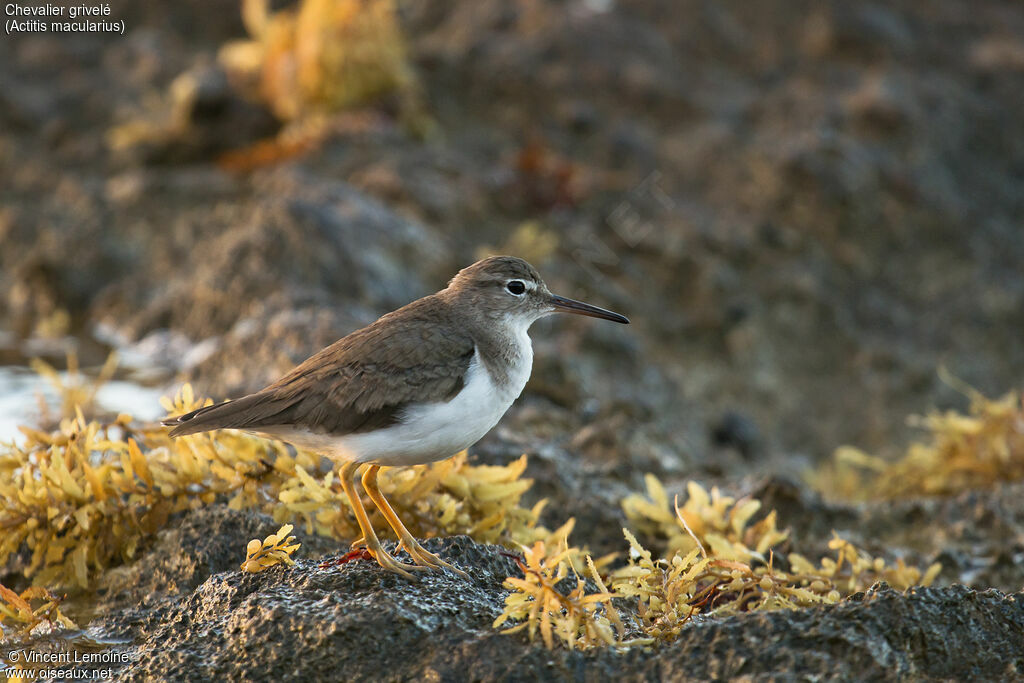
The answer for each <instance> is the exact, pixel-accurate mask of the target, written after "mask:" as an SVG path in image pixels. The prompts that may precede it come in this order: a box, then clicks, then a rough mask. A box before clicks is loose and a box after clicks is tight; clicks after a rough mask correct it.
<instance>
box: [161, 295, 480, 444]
mask: <svg viewBox="0 0 1024 683" xmlns="http://www.w3.org/2000/svg"><path fill="white" fill-rule="evenodd" d="M421 302H423V300H422V299H421V300H420V301H417V302H414V303H413V304H410V305H409V306H406V307H404V308H401V309H399V310H398V311H395V312H394V313H390V314H388V315H386V316H384V317H383V318H381V319H380V320H378V321H377V322H375V323H373V324H372V325H369V326H368V327H364V328H362V329H360V330H357V331H355V332H353V333H352V334H350V335H348V336H347V337H344V338H342V339H339V340H338V341H336V342H335V343H334V344H331V345H330V346H328V347H327V348H325V349H323V350H322V351H320V352H319V353H317V354H315V355H314V356H312V357H311V358H309V359H308V360H306V361H305V362H304V363H302V364H301V365H299V366H298V367H296V368H295V369H294V370H292V371H291V372H289V373H288V374H287V375H285V376H284V377H282V378H281V379H280V380H278V381H277V382H274V383H273V384H271V385H270V386H268V387H267V388H266V389H263V390H261V391H258V392H256V393H255V394H250V395H248V396H245V397H243V398H240V399H237V400H235V401H229V402H226V403H221V404H219V405H215V406H208V407H206V408H200V409H199V410H196V411H193V412H191V413H188V414H186V415H182V416H180V417H176V418H171V419H168V420H166V421H165V422H164V424H167V425H171V426H174V429H173V430H171V436H182V435H185V434H194V433H196V432H204V431H209V430H211V429H224V428H229V429H246V430H252V431H261V430H271V429H272V428H273V427H289V428H298V429H306V430H309V431H312V432H316V433H327V434H333V435H343V434H351V433H353V432H364V431H370V430H373V429H379V428H381V427H386V426H388V425H390V424H394V423H395V422H397V421H398V419H399V417H400V414H401V411H402V410H403V408H405V407H406V406H408V405H409V404H410V403H420V402H434V401H446V400H449V399H451V398H452V397H453V396H455V395H456V394H457V393H458V392H459V391H460V390H461V389H462V386H463V379H464V377H465V375H466V371H467V370H468V368H469V364H470V362H471V360H472V358H473V353H474V350H475V347H474V344H473V340H472V338H471V337H470V336H469V334H467V333H466V332H465V330H463V329H462V328H460V327H459V326H457V325H447V324H445V325H438V324H437V323H438V322H439V320H438V319H437V311H436V309H434V310H433V311H431V312H430V314H429V315H424V313H425V312H424V311H423V310H422V309H423V308H424V307H423V306H422V304H421Z"/></svg>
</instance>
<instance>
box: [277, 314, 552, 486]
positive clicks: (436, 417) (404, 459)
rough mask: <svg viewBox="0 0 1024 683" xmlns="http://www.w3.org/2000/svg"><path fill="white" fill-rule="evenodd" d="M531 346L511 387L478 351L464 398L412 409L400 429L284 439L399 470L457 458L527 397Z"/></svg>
mask: <svg viewBox="0 0 1024 683" xmlns="http://www.w3.org/2000/svg"><path fill="white" fill-rule="evenodd" d="M523 336H526V334H525V330H524V333H523ZM525 341H526V343H525V344H520V345H519V348H520V355H519V358H518V362H517V363H515V364H514V366H513V367H512V368H511V371H510V373H509V380H510V381H508V382H507V383H503V384H497V383H496V382H495V381H494V378H493V377H492V376H491V373H490V372H489V371H488V370H487V366H486V365H484V363H483V362H482V361H481V360H480V352H479V350H478V351H477V352H476V353H475V354H474V355H473V359H472V361H470V364H469V369H468V371H467V373H466V378H465V380H464V384H463V387H462V390H461V391H460V392H459V393H458V394H456V395H455V396H454V397H453V398H452V399H451V400H449V401H440V402H437V403H426V404H420V405H416V406H412V407H410V408H408V409H407V410H406V411H405V413H404V414H403V415H402V416H401V418H400V422H399V423H398V424H395V425H392V426H390V427H385V428H384V429H377V430H374V431H372V432H363V433H359V434H347V435H345V436H331V435H328V434H310V433H308V432H307V433H305V434H301V435H300V434H288V435H285V434H280V438H283V439H285V440H286V441H291V442H293V443H295V444H296V445H298V446H302V447H305V448H309V449H311V450H315V451H317V452H319V453H322V454H324V455H326V456H328V457H330V458H331V459H333V460H339V461H356V462H361V463H372V464H376V465H386V466H397V465H418V464H422V463H427V462H433V461H435V460H443V459H445V458H448V457H451V456H453V455H455V454H456V453H458V452H459V451H461V450H463V449H464V448H468V447H469V446H472V445H473V444H474V443H476V442H477V441H479V440H480V438H481V437H483V435H484V434H486V433H487V432H489V431H490V430H491V428H492V427H494V425H496V424H497V423H498V420H500V419H501V416H502V415H504V414H505V411H507V410H508V409H509V406H511V405H512V402H513V401H515V400H516V398H518V397H519V394H520V393H522V391H523V387H524V386H526V381H527V380H528V379H529V378H530V370H531V368H532V365H533V348H532V346H531V344H530V339H529V337H528V336H526V340H525Z"/></svg>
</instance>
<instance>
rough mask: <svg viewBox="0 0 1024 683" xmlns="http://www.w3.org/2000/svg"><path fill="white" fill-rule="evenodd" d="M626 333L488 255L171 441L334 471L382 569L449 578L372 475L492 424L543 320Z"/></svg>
mask: <svg viewBox="0 0 1024 683" xmlns="http://www.w3.org/2000/svg"><path fill="white" fill-rule="evenodd" d="M558 312H562V313H576V314H578V315H587V316H591V317H594V318H603V319H605V320H613V321H615V322H618V323H629V320H628V319H627V318H626V317H625V316H622V315H619V314H618V313H612V312H611V311H607V310H605V309H603V308H598V307H597V306H591V305H590V304H585V303H583V302H581V301H574V300H573V299H566V298H565V297H561V296H558V295H556V294H552V293H551V292H550V291H549V290H548V288H547V285H545V284H544V281H543V280H542V279H541V277H540V274H538V273H537V270H536V269H535V268H534V267H533V266H531V265H530V264H529V263H527V262H526V261H524V260H522V259H520V258H515V257H512V256H492V257H490V258H486V259H484V260H482V261H478V262H476V263H474V264H473V265H471V266H469V267H467V268H464V269H462V270H461V271H459V272H458V273H457V274H456V275H455V277H454V278H452V280H451V282H449V283H448V286H447V287H446V288H445V289H443V290H441V291H440V292H437V293H436V294H431V295H430V296H426V297H423V298H422V299H418V300H416V301H413V302H412V303H410V304H408V305H406V306H403V307H402V308H400V309H398V310H397V311H394V312H392V313H388V314H387V315H385V316H383V317H381V318H380V319H379V320H377V321H376V322H374V323H373V324H371V325H368V326H367V327H364V328H362V329H360V330H356V331H355V332H353V333H351V334H349V335H348V336H346V337H343V338H342V339H339V340H338V341H336V342H334V343H333V344H331V345H330V346H328V347H327V348H325V349H323V350H322V351H320V352H319V353H317V354H315V355H313V356H312V357H310V358H309V359H308V360H306V361H305V362H304V363H302V364H301V365H299V366H298V367H296V368H295V369H293V370H292V371H291V372H289V373H288V374H287V375H285V376H284V377H282V378H281V379H279V380H278V381H276V382H274V383H273V384H271V385H270V386H268V387H267V388H265V389H262V390H261V391H257V392H256V393H255V394H249V395H248V396H244V397H242V398H239V399H237V400H234V401H228V402H225V403H220V404H218V405H213V406H207V407H205V408H200V409H199V410H195V411H192V412H191V413H188V414H186V415H181V416H178V417H172V418H168V419H166V420H165V421H164V424H165V425H169V426H173V427H174V429H172V430H171V436H184V435H186V434H195V433H197V432H205V431H209V430H212V429H240V430H243V431H246V432H251V433H254V434H258V435H261V436H269V437H272V438H276V439H281V440H283V441H287V442H289V443H291V444H293V445H295V446H297V447H299V448H304V449H307V450H310V451H313V452H315V453H319V454H321V455H324V456H326V457H328V458H330V459H331V460H332V461H334V462H336V463H338V464H339V465H340V471H339V475H340V479H341V485H342V488H343V489H344V491H345V494H346V496H347V497H348V499H349V503H350V505H351V507H352V510H353V512H354V513H355V515H356V520H357V521H358V523H359V527H360V529H361V530H362V532H363V538H362V539H361V542H362V543H364V544H365V547H366V550H367V551H368V552H369V554H370V555H371V556H373V557H374V558H375V559H376V560H377V562H378V563H380V565H381V566H382V567H384V568H386V569H389V570H391V571H394V572H397V573H399V574H402V575H403V576H406V577H408V578H412V574H410V572H411V571H413V570H420V569H428V568H433V569H441V568H442V567H446V568H448V569H451V570H453V571H456V572H458V573H460V574H462V573H463V572H461V571H460V570H458V569H456V568H455V567H452V566H451V565H450V564H448V563H447V562H445V561H444V560H442V559H441V558H439V557H437V556H436V555H434V554H433V553H431V552H429V551H427V550H425V549H424V548H423V547H422V546H420V544H419V543H418V542H417V541H416V539H415V538H413V536H412V534H410V533H409V531H408V530H407V529H406V528H405V525H404V524H402V521H401V520H400V519H399V518H398V515H396V514H395V511H394V510H393V509H392V507H391V505H390V504H389V503H388V501H387V500H386V499H385V498H384V496H383V495H382V494H381V492H380V488H379V487H378V485H377V473H378V471H379V470H380V468H381V467H382V466H387V467H390V466H396V465H418V464H422V463H428V462H434V461H437V460H443V459H445V458H448V457H451V456H452V455H454V454H455V453H458V452H459V451H462V450H463V449H465V448H468V447H469V446H471V445H473V444H474V443H476V442H477V441H478V440H479V439H480V438H481V437H482V436H483V435H484V434H486V433H487V432H488V431H490V429H491V428H492V427H493V426H494V425H495V424H497V422H498V420H500V419H501V416H502V415H504V414H505V411H506V410H508V409H509V406H511V405H512V402H513V401H515V400H516V398H517V397H518V396H519V394H520V393H521V392H522V390H523V387H524V386H525V385H526V381H527V380H528V379H529V377H530V369H531V366H532V364H533V347H532V346H531V343H530V337H529V335H528V334H527V330H528V329H529V328H530V325H531V324H533V321H535V320H537V319H538V318H541V317H543V316H545V315H548V314H550V313H558ZM361 465H369V467H367V468H366V470H365V471H364V472H363V475H362V483H363V488H364V489H365V490H366V493H367V494H368V495H369V497H370V500H371V501H373V504H374V505H375V506H376V507H377V508H378V509H379V510H380V512H381V514H382V515H383V516H384V518H385V519H386V520H387V522H388V524H389V525H390V526H391V528H392V529H393V530H394V532H395V533H396V534H397V535H398V539H399V543H400V544H401V547H403V548H405V550H406V552H407V553H409V556H410V557H411V558H412V559H413V561H414V562H415V563H416V564H406V563H403V562H399V561H398V560H396V559H395V558H394V557H392V556H391V555H390V554H388V552H387V551H385V550H384V549H383V548H382V547H381V544H380V541H379V540H378V539H377V535H376V534H375V533H374V531H373V527H372V526H371V525H370V520H369V517H367V514H366V510H365V508H363V505H362V503H361V501H360V499H359V496H358V494H357V493H356V489H355V483H354V482H353V477H354V474H355V472H356V470H357V469H358V468H359V467H360V466H361Z"/></svg>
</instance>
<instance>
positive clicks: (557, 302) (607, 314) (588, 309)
mask: <svg viewBox="0 0 1024 683" xmlns="http://www.w3.org/2000/svg"><path fill="white" fill-rule="evenodd" d="M551 305H552V306H554V307H555V310H556V311H558V312H559V313H575V314H576V315H586V316H590V317H591V318H602V319H604V320H612V321H614V322H617V323H622V324H623V325H628V324H629V318H627V317H626V316H624V315H619V314H618V313H612V312H611V311H607V310H605V309H603V308H598V307H597V306H591V305H590V304H585V303H583V302H582V301H576V300H575V299H566V298H565V297H564V296H558V295H557V294H552V295H551Z"/></svg>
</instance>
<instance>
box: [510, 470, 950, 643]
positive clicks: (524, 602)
mask: <svg viewBox="0 0 1024 683" xmlns="http://www.w3.org/2000/svg"><path fill="white" fill-rule="evenodd" d="M646 479H647V487H648V493H649V496H650V497H649V498H646V499H645V498H643V497H640V496H636V495H634V496H629V497H627V498H626V499H624V501H623V508H624V510H625V512H626V515H627V517H628V518H629V519H630V521H631V523H634V524H635V525H636V526H637V527H638V528H641V529H644V530H645V532H646V533H648V534H652V535H654V536H661V538H662V540H663V541H664V540H666V539H667V544H666V545H667V547H666V550H665V552H664V554H663V555H662V556H661V557H656V556H655V555H654V554H653V553H652V552H651V551H650V550H648V549H647V548H645V547H644V546H643V545H642V544H641V543H640V541H638V540H637V538H636V537H635V536H634V534H633V533H631V532H630V531H629V530H628V529H623V533H624V535H625V537H626V540H627V542H628V545H629V560H628V564H627V565H626V566H624V567H620V568H618V569H615V570H612V571H611V572H610V573H608V574H607V576H602V575H601V573H600V571H599V569H598V568H597V567H596V566H595V565H594V563H592V562H590V560H589V558H586V561H587V569H588V573H589V575H590V578H591V579H592V580H593V581H594V582H595V585H596V586H597V587H598V590H596V591H593V592H591V593H586V592H585V590H584V584H583V582H582V580H580V579H579V578H577V582H578V583H577V586H576V588H575V589H574V590H573V591H572V592H571V593H569V594H568V595H565V594H564V593H563V594H561V595H562V597H561V598H559V597H558V596H556V595H554V594H553V592H554V593H558V592H559V591H557V584H558V583H559V582H560V581H562V580H563V579H564V578H565V577H566V576H567V575H568V572H569V571H570V570H571V571H572V572H573V573H575V563H574V562H573V561H572V558H573V557H574V556H577V555H578V549H574V548H572V547H571V546H569V545H568V542H567V541H566V542H565V544H564V545H563V546H562V547H559V548H555V549H554V550H553V551H551V550H549V549H548V547H547V546H545V545H543V544H537V545H535V546H534V547H533V548H532V549H528V550H527V551H526V558H527V559H526V563H525V565H523V566H522V569H523V572H524V579H517V578H510V579H509V580H508V581H506V583H505V586H506V587H507V588H509V589H511V590H512V591H513V592H512V594H510V595H509V596H508V597H507V598H506V602H505V609H504V611H503V613H502V615H501V616H500V617H499V618H498V619H497V620H496V621H495V626H496V627H497V626H500V625H502V624H504V623H506V622H516V621H518V622H521V623H519V624H518V625H516V626H513V627H512V628H509V629H506V630H505V632H506V633H514V632H516V631H519V630H521V629H523V628H527V629H528V633H529V634H530V637H531V638H532V637H533V636H534V635H535V634H536V633H537V632H538V631H539V632H540V633H541V635H542V636H543V639H544V643H545V645H546V646H547V647H548V648H552V647H554V646H555V644H556V640H555V637H556V636H557V638H558V642H561V643H562V644H563V645H565V646H566V647H570V648H573V647H575V648H578V649H582V648H587V647H593V646H597V645H612V646H616V647H626V646H630V645H635V644H644V643H651V642H654V641H668V640H672V639H674V638H675V637H676V636H678V635H679V633H680V632H681V629H682V628H683V626H684V625H685V624H686V623H687V622H689V621H690V620H692V619H693V618H694V617H696V616H698V615H722V614H733V613H738V612H749V611H755V610H770V609H796V608H801V607H810V606H815V605H822V604H830V603H835V602H838V601H839V600H841V599H843V597H845V596H849V595H850V594H852V593H854V592H856V591H859V590H865V589H867V588H868V587H870V586H871V585H873V584H874V583H876V582H877V581H887V582H888V583H889V584H891V585H892V586H894V587H895V588H898V589H901V590H905V589H907V588H909V587H910V586H914V585H924V586H927V585H929V584H930V583H931V582H932V581H933V580H934V579H935V577H936V576H937V575H938V573H939V571H940V570H941V565H939V564H933V565H931V566H930V567H928V568H927V569H926V570H924V571H922V570H921V569H918V568H917V567H911V566H907V565H906V564H904V563H903V562H902V560H900V561H898V562H897V564H896V565H895V566H891V565H889V564H887V563H886V562H885V561H884V560H883V559H881V558H874V557H871V556H870V555H869V554H867V553H866V552H864V551H863V550H860V549H858V548H856V547H855V546H854V545H853V544H851V543H849V542H848V541H846V540H844V539H842V538H840V537H839V536H835V537H834V538H833V539H832V541H831V542H830V543H829V548H830V549H832V550H833V551H835V552H836V557H835V558H832V557H825V558H822V559H821V560H820V561H819V562H818V563H817V564H815V563H812V562H811V561H809V560H808V559H807V558H805V557H803V556H802V555H799V554H796V553H791V554H789V556H788V557H787V558H786V559H787V561H788V567H789V568H788V569H786V568H783V567H781V566H778V565H780V564H783V563H781V562H779V563H777V562H776V558H775V555H774V551H773V546H775V545H776V544H779V543H782V542H783V541H785V540H786V539H787V538H788V534H787V533H786V532H783V531H779V530H778V529H777V528H776V515H775V512H774V511H771V512H769V513H768V515H766V516H765V517H764V518H762V519H761V520H760V521H758V522H755V523H753V524H751V519H752V518H753V515H754V514H755V513H756V512H757V511H758V510H759V509H760V507H761V504H760V501H756V500H752V499H750V500H743V501H739V502H737V501H735V500H733V499H731V498H728V497H726V496H722V495H721V494H720V493H719V492H717V491H715V490H712V492H711V493H710V494H709V493H708V492H707V491H706V490H704V489H703V488H702V487H701V486H700V485H699V484H696V483H695V482H691V483H690V484H689V486H688V490H689V492H690V498H689V499H688V500H687V503H686V505H684V506H683V507H682V508H681V507H679V505H678V501H676V502H675V503H674V504H673V505H672V507H671V508H670V507H669V505H668V498H667V495H666V494H665V490H664V487H663V486H662V485H661V483H660V482H659V481H658V480H657V478H656V477H654V476H653V475H647V477H646ZM669 520H673V521H672V522H671V523H670V522H669ZM698 530H699V531H698ZM684 538H685V539H686V540H685V542H684V540H683V539H684ZM577 576H578V575H577ZM613 627H614V628H613Z"/></svg>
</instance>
